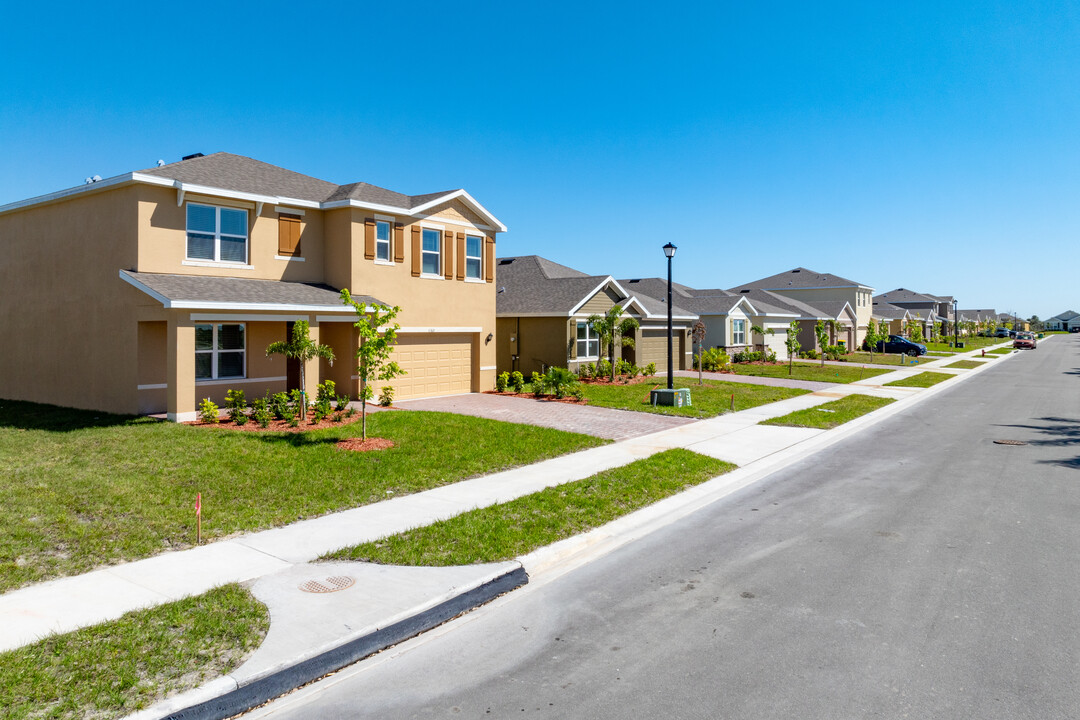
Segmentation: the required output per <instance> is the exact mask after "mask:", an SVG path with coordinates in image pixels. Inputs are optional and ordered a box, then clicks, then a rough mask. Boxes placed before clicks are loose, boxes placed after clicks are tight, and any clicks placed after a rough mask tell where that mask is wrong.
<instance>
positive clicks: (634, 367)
mask: <svg viewBox="0 0 1080 720" xmlns="http://www.w3.org/2000/svg"><path fill="white" fill-rule="evenodd" d="M626 373H627V375H629V376H630V378H631V379H633V378H636V377H637V376H638V375H640V374H641V368H639V367H638V366H637V365H635V364H634V363H630V369H629V370H627V371H626Z"/></svg>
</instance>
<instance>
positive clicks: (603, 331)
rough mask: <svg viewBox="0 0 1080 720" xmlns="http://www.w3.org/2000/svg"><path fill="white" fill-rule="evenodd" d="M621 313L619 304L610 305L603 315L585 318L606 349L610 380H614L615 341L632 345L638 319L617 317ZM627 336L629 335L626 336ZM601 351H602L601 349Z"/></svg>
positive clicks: (624, 345) (601, 345) (625, 345)
mask: <svg viewBox="0 0 1080 720" xmlns="http://www.w3.org/2000/svg"><path fill="white" fill-rule="evenodd" d="M622 314H623V309H622V306H621V305H612V306H611V308H609V309H608V311H607V312H606V313H604V314H603V315H595V314H593V315H590V316H589V317H588V319H587V322H588V323H589V325H591V326H592V329H593V330H595V331H596V334H597V336H598V337H599V338H600V347H601V348H603V347H606V348H607V349H608V360H609V361H610V362H611V382H615V343H617V342H618V343H621V344H622V346H623V347H634V331H635V330H637V329H638V321H637V320H635V319H634V318H632V317H625V318H622V319H621V320H620V319H619V318H620V317H621V316H622ZM627 336H629V337H627ZM601 352H603V351H602V350H601Z"/></svg>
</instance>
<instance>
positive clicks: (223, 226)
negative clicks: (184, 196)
mask: <svg viewBox="0 0 1080 720" xmlns="http://www.w3.org/2000/svg"><path fill="white" fill-rule="evenodd" d="M247 228H248V221H247V210H237V209H235V208H226V207H214V206H211V205H195V204H194V203H188V206H187V257H188V259H189V260H211V261H213V262H230V263H245V262H247V243H248V231H247Z"/></svg>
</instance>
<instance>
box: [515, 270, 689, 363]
mask: <svg viewBox="0 0 1080 720" xmlns="http://www.w3.org/2000/svg"><path fill="white" fill-rule="evenodd" d="M496 272H497V274H498V283H497V285H498V291H497V295H496V298H497V300H496V316H497V319H496V327H497V331H496V333H495V335H496V344H497V347H496V366H497V368H498V371H499V372H504V371H507V372H513V371H515V370H517V371H520V372H522V373H523V374H525V375H526V376H527V375H529V374H530V373H531V372H533V371H536V372H543V371H544V370H545V369H546V368H548V367H566V368H570V369H571V370H577V369H578V368H579V367H580V366H581V365H583V364H587V363H590V362H591V363H595V362H597V361H599V360H601V359H605V358H606V354H602V352H603V351H602V348H601V347H600V339H599V338H598V337H597V335H596V332H595V330H593V329H592V327H591V326H590V324H589V322H588V318H589V316H591V315H594V314H596V315H603V314H604V313H605V312H607V311H608V310H609V309H611V307H612V306H614V305H619V306H620V307H622V308H623V310H624V311H625V314H626V316H628V317H632V318H634V319H635V320H637V321H638V324H639V327H638V329H637V331H636V332H635V334H634V345H633V347H622V346H619V345H617V346H616V348H615V359H616V360H619V359H625V360H627V361H628V362H631V363H633V364H635V365H638V366H639V367H645V366H646V365H648V364H649V363H656V367H657V369H658V370H659V371H660V372H666V369H667V338H668V333H667V305H666V300H658V299H656V298H654V297H651V296H648V295H645V294H643V293H637V292H632V291H629V290H627V289H626V288H625V287H624V286H623V285H622V284H621V283H620V282H618V281H617V280H615V278H613V277H611V276H610V275H588V274H586V273H583V272H580V271H578V270H575V269H573V268H569V267H566V266H565V265H560V264H558V263H555V262H552V261H550V260H547V259H545V258H542V257H540V256H538V255H525V256H520V257H504V258H500V259H499V260H498V261H497V263H496ZM665 295H666V293H665ZM695 320H697V316H696V315H695V314H694V313H692V312H690V311H687V310H685V309H684V308H682V307H680V306H678V305H674V304H673V305H672V321H673V322H672V328H673V339H674V344H673V346H672V359H673V362H674V365H675V369H677V370H685V369H687V368H689V367H690V366H691V365H692V358H691V353H692V352H693V350H692V348H691V345H690V328H691V325H692V324H693V322H694V321H695Z"/></svg>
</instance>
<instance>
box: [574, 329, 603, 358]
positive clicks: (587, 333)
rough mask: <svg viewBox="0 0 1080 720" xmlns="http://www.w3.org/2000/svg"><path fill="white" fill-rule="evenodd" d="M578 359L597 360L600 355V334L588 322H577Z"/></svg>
mask: <svg viewBox="0 0 1080 720" xmlns="http://www.w3.org/2000/svg"><path fill="white" fill-rule="evenodd" d="M577 356H578V360H595V359H597V358H599V357H600V336H599V335H597V334H596V330H595V329H594V328H593V326H592V325H590V324H589V323H587V322H579V323H578V324H577Z"/></svg>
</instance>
